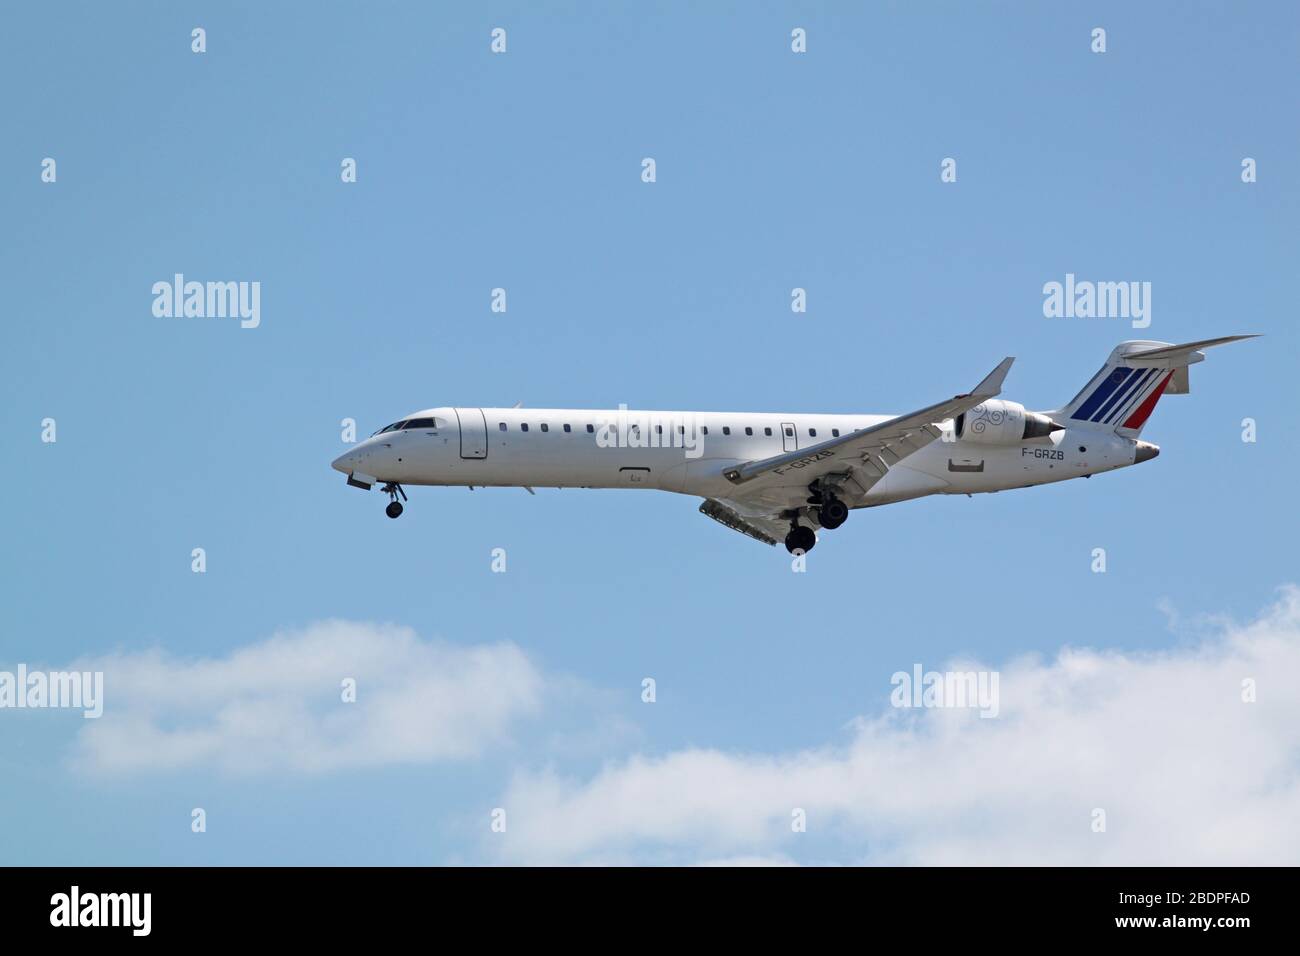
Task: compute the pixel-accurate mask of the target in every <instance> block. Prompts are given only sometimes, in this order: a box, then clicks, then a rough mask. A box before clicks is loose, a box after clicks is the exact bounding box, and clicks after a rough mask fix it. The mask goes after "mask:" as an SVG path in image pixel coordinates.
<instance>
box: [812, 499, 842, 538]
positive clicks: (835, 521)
mask: <svg viewBox="0 0 1300 956" xmlns="http://www.w3.org/2000/svg"><path fill="white" fill-rule="evenodd" d="M848 518H849V506H848V505H846V504H845V503H844V502H842V501H840V499H838V498H827V499H826V500H825V501H823V502H822V504H821V507H820V508H819V509H818V510H817V520H818V521H820V522H821V525H822V527H823V528H825V529H826V530H828V531H831V530H834V529H835V528H838V527H839V526H840V525H842V524H844V522H845V521H847V520H848Z"/></svg>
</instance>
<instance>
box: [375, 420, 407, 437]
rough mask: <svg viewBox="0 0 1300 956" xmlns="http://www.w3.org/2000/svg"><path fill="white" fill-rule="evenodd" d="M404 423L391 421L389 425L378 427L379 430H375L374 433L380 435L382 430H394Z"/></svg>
mask: <svg viewBox="0 0 1300 956" xmlns="http://www.w3.org/2000/svg"><path fill="white" fill-rule="evenodd" d="M404 424H406V423H405V422H393V424H391V425H385V426H384V427H383V428H381V429H379V431H377V432H375V434H376V435H382V434H383V433H384V432H395V431H397V430H398V429H399V428H401V427H402V426H403V425H404Z"/></svg>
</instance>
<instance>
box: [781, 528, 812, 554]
mask: <svg viewBox="0 0 1300 956" xmlns="http://www.w3.org/2000/svg"><path fill="white" fill-rule="evenodd" d="M816 543H817V533H816V532H815V531H813V529H812V528H804V527H798V528H794V529H792V530H791V531H790V533H789V534H788V535H786V536H785V549H786V550H787V551H789V552H790V553H791V554H794V553H795V552H796V551H802V552H803V553H804V554H807V553H808V552H809V551H811V550H812V549H813V545H815V544H816Z"/></svg>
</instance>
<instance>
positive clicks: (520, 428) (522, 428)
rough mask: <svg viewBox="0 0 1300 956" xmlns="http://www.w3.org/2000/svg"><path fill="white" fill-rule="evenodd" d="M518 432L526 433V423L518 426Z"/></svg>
mask: <svg viewBox="0 0 1300 956" xmlns="http://www.w3.org/2000/svg"><path fill="white" fill-rule="evenodd" d="M519 430H520V431H521V432H526V431H528V423H527V422H524V423H523V424H522V425H520V426H519Z"/></svg>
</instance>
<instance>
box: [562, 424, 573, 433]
mask: <svg viewBox="0 0 1300 956" xmlns="http://www.w3.org/2000/svg"><path fill="white" fill-rule="evenodd" d="M564 430H565V431H566V432H571V431H573V429H572V428H570V427H569V425H568V423H567V422H566V423H565V425H564Z"/></svg>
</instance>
